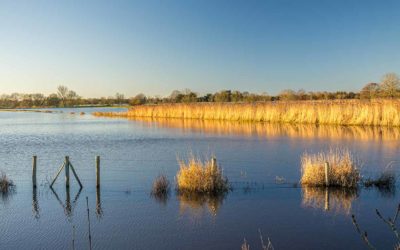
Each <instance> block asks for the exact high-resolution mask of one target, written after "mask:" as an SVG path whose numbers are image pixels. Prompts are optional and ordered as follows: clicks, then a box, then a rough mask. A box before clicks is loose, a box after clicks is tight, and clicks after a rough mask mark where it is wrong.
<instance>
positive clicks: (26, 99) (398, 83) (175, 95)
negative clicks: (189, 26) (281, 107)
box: [0, 73, 400, 108]
mask: <svg viewBox="0 0 400 250" xmlns="http://www.w3.org/2000/svg"><path fill="white" fill-rule="evenodd" d="M399 97H400V79H399V77H398V76H397V75H396V74H394V73H388V74H386V75H384V76H383V78H382V81H381V82H380V83H368V84H366V85H365V86H364V87H363V88H362V89H361V90H360V91H359V92H346V91H336V92H328V91H322V92H310V91H309V92H307V91H305V90H302V89H300V90H297V91H294V90H291V89H286V90H283V91H281V92H280V93H279V94H278V95H269V94H268V93H265V92H264V93H261V94H256V93H249V92H247V91H244V92H241V91H237V90H234V91H232V90H221V91H219V92H216V93H208V94H205V95H199V94H197V93H195V92H193V91H191V90H190V89H185V90H182V91H179V90H174V91H173V92H172V93H171V94H170V95H169V96H167V97H161V96H155V97H151V96H146V95H144V94H138V95H136V96H134V97H131V98H125V96H124V95H123V94H121V93H116V94H115V96H111V97H107V98H106V97H102V98H82V97H81V96H79V95H78V94H77V93H76V92H75V91H73V90H70V89H68V88H67V87H66V86H59V87H58V88H57V92H56V93H53V94H50V95H48V96H45V95H44V94H40V93H36V94H20V93H13V94H11V95H5V94H3V95H1V96H0V108H32V107H77V106H114V105H132V106H134V105H143V104H159V103H194V102H249V103H251V102H266V101H277V100H285V101H290V100H335V99H374V98H399Z"/></svg>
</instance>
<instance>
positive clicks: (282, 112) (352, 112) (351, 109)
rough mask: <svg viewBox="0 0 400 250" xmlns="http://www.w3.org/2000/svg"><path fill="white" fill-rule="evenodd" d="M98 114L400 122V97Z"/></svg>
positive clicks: (187, 105)
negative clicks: (396, 98)
mask: <svg viewBox="0 0 400 250" xmlns="http://www.w3.org/2000/svg"><path fill="white" fill-rule="evenodd" d="M94 115H97V116H122V117H131V118H138V117H151V118H184V119H201V120H221V121H222V120H223V121H252V122H279V123H308V124H331V125H369V126H400V100H395V99H393V100H321V101H275V102H259V103H176V104H159V105H140V106H135V107H133V108H131V109H130V110H129V111H128V112H121V113H115V112H114V113H112V112H110V113H94Z"/></svg>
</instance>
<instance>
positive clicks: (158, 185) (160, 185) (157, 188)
mask: <svg viewBox="0 0 400 250" xmlns="http://www.w3.org/2000/svg"><path fill="white" fill-rule="evenodd" d="M170 189H171V183H170V182H169V180H168V178H167V176H165V175H159V176H158V177H157V178H156V179H155V180H154V182H153V186H152V189H151V196H153V197H154V198H155V199H156V200H157V201H158V202H160V203H163V204H166V202H167V200H168V197H169V193H170Z"/></svg>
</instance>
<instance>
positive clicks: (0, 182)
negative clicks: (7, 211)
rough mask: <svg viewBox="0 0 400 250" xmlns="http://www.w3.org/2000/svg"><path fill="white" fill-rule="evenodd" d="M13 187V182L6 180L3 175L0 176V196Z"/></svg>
mask: <svg viewBox="0 0 400 250" xmlns="http://www.w3.org/2000/svg"><path fill="white" fill-rule="evenodd" d="M13 187H14V182H13V181H12V180H10V179H8V177H7V175H6V174H5V173H3V172H2V173H1V175H0V192H1V193H2V194H7V193H8V192H9V191H10V190H11V189H12V188H13Z"/></svg>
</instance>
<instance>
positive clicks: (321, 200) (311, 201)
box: [302, 187, 358, 214]
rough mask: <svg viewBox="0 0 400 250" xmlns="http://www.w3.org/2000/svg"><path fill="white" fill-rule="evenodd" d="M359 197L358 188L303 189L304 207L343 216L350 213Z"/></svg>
mask: <svg viewBox="0 0 400 250" xmlns="http://www.w3.org/2000/svg"><path fill="white" fill-rule="evenodd" d="M357 197H358V189H356V188H320V187H303V188H302V204H303V206H305V207H312V208H316V209H321V210H324V211H334V212H337V213H342V214H349V213H350V211H351V205H352V203H353V201H354V200H355V199H356V198H357Z"/></svg>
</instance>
